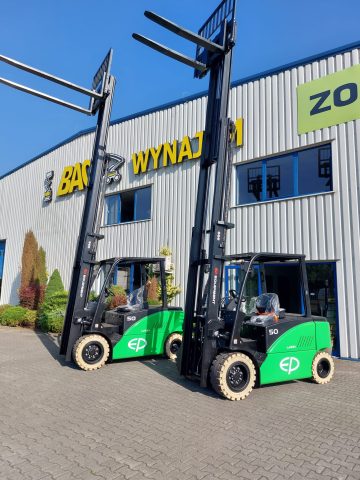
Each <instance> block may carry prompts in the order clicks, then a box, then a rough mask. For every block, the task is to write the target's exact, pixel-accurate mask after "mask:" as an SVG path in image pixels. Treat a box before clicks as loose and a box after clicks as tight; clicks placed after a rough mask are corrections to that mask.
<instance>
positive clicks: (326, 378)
mask: <svg viewBox="0 0 360 480" xmlns="http://www.w3.org/2000/svg"><path fill="white" fill-rule="evenodd" d="M334 371H335V364H334V360H333V359H332V357H331V355H330V354H329V353H327V352H320V353H318V354H317V355H315V358H314V360H313V363H312V380H313V381H314V382H315V383H319V384H321V385H324V384H325V383H329V382H330V380H331V379H332V377H333V376H334Z"/></svg>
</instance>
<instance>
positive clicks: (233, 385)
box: [210, 353, 256, 400]
mask: <svg viewBox="0 0 360 480" xmlns="http://www.w3.org/2000/svg"><path fill="white" fill-rule="evenodd" d="M255 380H256V369H255V365H254V363H253V361H252V360H251V358H250V357H248V356H247V355H245V354H244V353H220V355H218V356H217V357H216V358H215V360H214V361H213V363H212V366H211V370H210V381H211V385H212V387H213V389H214V390H215V392H217V393H218V394H219V395H222V396H223V397H225V398H227V399H228V400H244V398H246V397H247V396H248V395H249V394H250V392H251V390H252V389H253V388H254V385H255Z"/></svg>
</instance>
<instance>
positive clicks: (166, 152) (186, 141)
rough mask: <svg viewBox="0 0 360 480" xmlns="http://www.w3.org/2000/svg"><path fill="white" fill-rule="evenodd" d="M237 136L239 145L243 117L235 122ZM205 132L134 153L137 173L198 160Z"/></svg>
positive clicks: (240, 142)
mask: <svg viewBox="0 0 360 480" xmlns="http://www.w3.org/2000/svg"><path fill="white" fill-rule="evenodd" d="M235 128H236V132H235V138H234V141H235V143H236V146H237V147H240V146H241V145H242V142H243V134H242V131H243V119H242V118H238V119H237V120H236V122H235ZM203 138H204V132H197V133H196V134H195V136H194V138H192V139H190V137H188V136H185V137H184V138H183V139H182V140H181V142H178V141H177V140H174V141H173V142H172V143H171V144H170V143H168V142H167V143H162V144H161V145H159V146H157V147H150V148H147V149H146V150H145V151H141V152H138V153H133V154H132V156H131V158H132V163H133V171H134V174H135V175H139V174H140V173H146V172H148V171H149V170H157V169H158V168H161V167H167V166H169V165H176V164H179V163H182V162H183V161H184V160H196V159H198V158H200V157H201V152H202V147H203Z"/></svg>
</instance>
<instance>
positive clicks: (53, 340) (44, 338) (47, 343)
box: [35, 330, 77, 369]
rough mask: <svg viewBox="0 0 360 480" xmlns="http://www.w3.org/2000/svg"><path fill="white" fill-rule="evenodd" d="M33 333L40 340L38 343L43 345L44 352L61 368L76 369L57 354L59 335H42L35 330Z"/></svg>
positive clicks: (62, 356) (42, 333)
mask: <svg viewBox="0 0 360 480" xmlns="http://www.w3.org/2000/svg"><path fill="white" fill-rule="evenodd" d="M35 333H36V335H37V337H38V339H39V340H40V342H41V343H42V344H43V345H44V347H45V348H46V350H47V351H48V352H49V353H50V355H51V356H52V357H53V358H54V359H55V360H56V361H57V362H58V363H59V364H60V365H61V366H62V367H68V368H75V369H77V367H76V366H75V365H74V364H73V363H72V362H66V361H65V356H64V355H60V354H59V348H60V346H59V344H60V343H59V334H56V333H44V332H41V331H37V330H35Z"/></svg>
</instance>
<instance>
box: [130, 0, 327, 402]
mask: <svg viewBox="0 0 360 480" xmlns="http://www.w3.org/2000/svg"><path fill="white" fill-rule="evenodd" d="M235 4H236V0H224V1H222V2H221V3H220V5H219V6H218V7H217V8H216V10H215V11H214V13H213V14H212V15H211V16H210V17H209V19H208V20H207V21H206V22H205V24H204V25H203V26H202V27H201V28H200V30H199V33H198V34H195V33H192V32H189V31H188V30H184V29H182V28H181V27H179V26H177V25H175V24H173V23H171V22H169V21H168V20H166V19H164V18H162V17H159V16H157V15H155V14H153V13H150V12H145V15H146V16H147V17H148V18H150V19H151V20H153V21H155V22H156V23H159V24H160V25H162V26H163V27H165V28H167V29H169V30H171V31H173V32H174V33H177V34H178V35H180V36H182V37H184V38H186V39H188V40H190V41H192V42H194V43H196V44H197V50H196V57H195V59H194V60H193V59H191V58H189V57H185V56H183V55H182V54H180V53H178V52H174V51H173V50H170V49H168V48H167V47H165V46H163V45H160V44H158V43H156V42H153V41H152V40H149V39H147V38H145V37H142V36H140V35H137V34H134V35H133V36H134V38H136V39H137V40H139V41H141V42H142V43H144V44H146V45H148V46H150V47H152V48H154V49H155V50H157V51H159V52H161V53H164V54H165V55H167V56H170V57H172V58H174V59H176V60H179V61H180V62H182V63H185V64H187V65H190V66H192V67H194V68H195V77H198V78H201V77H203V76H205V75H206V74H207V72H208V71H210V84H209V94H208V104H207V115H206V127H205V135H204V141H205V148H204V149H203V154H202V157H201V161H200V174H199V181H198V191H197V202H196V211H195V222H194V227H193V231H192V239H191V248H190V262H189V270H188V281H187V291H186V305H185V321H184V333H183V344H182V346H181V349H180V352H179V355H178V359H177V361H178V366H179V370H180V373H181V374H183V375H185V376H186V377H188V378H191V379H194V378H195V379H199V380H200V385H201V386H204V387H205V386H206V385H207V384H208V383H209V382H210V383H211V385H212V387H213V388H214V390H215V391H216V392H218V393H219V394H220V395H222V396H224V397H225V398H228V399H230V400H241V399H244V398H246V397H247V396H248V395H249V393H250V392H251V390H252V389H253V387H254V386H255V384H256V383H257V384H258V385H264V384H268V383H276V382H284V381H288V380H296V379H303V378H312V379H313V380H314V381H315V382H316V383H327V382H329V381H330V380H331V378H332V377H333V374H334V362H333V360H332V358H331V356H330V355H329V353H328V352H327V351H326V350H327V349H329V348H330V347H331V338H330V328H329V324H328V322H327V321H326V319H324V318H320V317H312V316H311V310H310V299H309V290H308V283H307V275H306V266H305V258H304V256H302V255H282V254H276V253H249V254H240V255H229V256H226V255H225V245H226V232H227V230H228V229H231V228H233V225H232V224H230V223H229V222H228V221H227V218H228V209H229V190H230V177H231V155H230V154H231V151H230V147H231V144H230V138H231V133H232V128H233V126H232V122H231V121H230V119H229V118H228V116H227V111H228V101H229V89H230V75H231V60H232V49H233V46H234V44H235ZM211 175H215V177H214V179H213V181H211ZM210 208H211V209H212V212H211V221H210V224H207V218H208V213H210V212H209V210H210ZM207 235H209V236H208V237H207ZM259 235H261V232H259ZM285 269H286V270H285ZM224 272H225V278H224ZM279 272H280V273H279ZM284 272H286V275H285V278H286V279H288V280H287V281H285V282H284V281H282V279H283V278H284V275H283V274H284ZM230 273H231V274H232V277H231V276H230ZM223 280H225V289H226V292H225V295H224V294H222V289H223V283H224V282H223ZM229 286H230V287H231V288H229ZM280 305H283V306H286V307H287V308H288V309H289V311H292V312H293V311H296V312H297V313H296V314H290V313H287V311H286V310H285V309H284V308H280Z"/></svg>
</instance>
